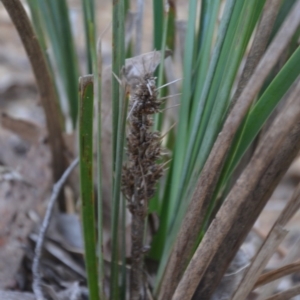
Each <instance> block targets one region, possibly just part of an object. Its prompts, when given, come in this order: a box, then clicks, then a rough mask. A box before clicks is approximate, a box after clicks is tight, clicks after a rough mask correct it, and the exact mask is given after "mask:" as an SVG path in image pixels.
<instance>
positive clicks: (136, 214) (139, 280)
mask: <svg viewBox="0 0 300 300" xmlns="http://www.w3.org/2000/svg"><path fill="white" fill-rule="evenodd" d="M160 105H161V101H160V100H158V99H157V90H156V85H155V78H154V77H153V75H152V74H151V73H145V75H143V77H141V78H140V80H139V83H138V84H137V85H136V87H135V90H134V93H133V94H132V96H131V103H130V106H131V107H130V112H129V134H128V137H127V145H128V151H127V155H128V163H127V165H126V166H124V168H123V174H122V191H123V194H124V195H125V197H126V199H127V201H128V207H129V210H130V212H131V214H132V227H131V230H132V233H131V234H132V250H131V258H132V265H131V274H130V291H131V292H130V293H131V296H130V299H140V298H143V297H141V295H142V294H143V290H144V289H143V277H144V276H143V274H144V273H143V246H144V245H143V240H144V238H143V237H144V224H145V218H146V217H147V210H148V202H149V199H150V198H151V197H153V195H154V192H155V185H156V183H157V181H158V179H159V178H160V177H161V176H162V173H163V165H160V164H158V163H157V161H158V159H159V158H160V156H161V138H160V133H159V132H153V131H151V129H152V124H153V121H152V115H153V114H155V113H158V112H159V108H160Z"/></svg>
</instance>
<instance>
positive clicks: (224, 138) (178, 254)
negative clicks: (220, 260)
mask: <svg viewBox="0 0 300 300" xmlns="http://www.w3.org/2000/svg"><path fill="white" fill-rule="evenodd" d="M299 23H300V1H298V2H297V3H296V4H295V6H294V8H293V9H292V12H291V14H290V15H289V16H288V17H287V19H286V21H285V22H284V24H283V26H282V27H281V29H280V31H279V32H278V34H277V36H276V37H275V38H274V40H273V42H272V43H271V45H270V47H269V48H268V50H267V51H266V53H265V54H264V56H263V58H262V59H261V61H260V63H259V64H258V65H257V67H256V69H255V71H254V72H253V75H252V76H251V78H250V80H249V81H248V83H247V85H246V87H245V89H244V90H243V92H242V93H241V95H240V97H239V99H238V101H237V102H236V104H235V105H234V107H233V109H232V110H231V112H230V114H229V116H228V118H227V120H226V121H225V124H224V126H223V130H222V133H221V134H220V135H219V136H218V138H217V140H216V142H215V144H214V147H213V149H212V151H211V153H210V155H209V157H208V159H207V161H206V163H205V165H204V168H203V170H202V173H201V176H200V178H199V180H198V183H197V187H196V190H195V192H194V195H193V197H192V200H191V203H190V205H189V207H188V210H187V213H186V215H185V218H184V220H183V222H182V227H181V229H180V232H179V234H178V237H177V240H176V242H175V245H174V247H173V250H172V253H171V256H170V259H169V262H168V265H167V269H166V271H165V274H164V278H163V281H162V284H161V288H160V294H159V297H158V299H160V300H165V299H171V297H172V294H173V293H174V290H175V288H176V286H177V284H178V282H179V281H180V278H181V276H182V273H183V271H184V269H185V267H186V264H187V262H188V259H189V258H190V255H191V253H192V250H193V247H194V242H195V241H196V239H197V235H198V233H199V231H200V227H201V224H202V223H203V220H204V217H205V213H206V209H207V207H208V205H209V201H210V199H211V196H212V193H213V191H214V188H215V186H216V183H217V181H218V178H219V175H220V172H221V170H222V166H223V163H224V161H225V159H226V155H227V153H228V150H229V148H230V146H231V144H232V141H233V139H234V136H235V133H236V131H237V129H238V128H239V126H240V124H241V122H242V120H243V119H244V117H245V115H246V113H247V111H248V109H249V107H250V105H251V103H252V101H253V99H254V98H255V96H256V95H257V93H258V92H259V90H260V89H261V87H262V85H263V82H264V81H265V79H266V78H267V76H268V74H269V72H270V71H271V70H272V68H273V67H274V66H275V64H276V63H277V61H278V59H279V57H280V55H281V54H282V53H283V51H284V50H285V48H286V46H287V45H288V44H289V42H290V40H291V38H292V36H293V34H294V32H295V31H296V29H297V28H298V26H299Z"/></svg>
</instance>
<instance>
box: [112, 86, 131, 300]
mask: <svg viewBox="0 0 300 300" xmlns="http://www.w3.org/2000/svg"><path fill="white" fill-rule="evenodd" d="M120 96H121V97H122V100H121V101H120V108H119V111H120V112H121V114H120V115H119V122H118V124H119V125H118V131H117V133H118V138H117V153H116V154H117V156H116V158H117V160H116V173H115V178H114V179H115V180H114V187H113V209H112V256H111V257H112V258H111V279H110V284H111V285H110V293H111V294H110V297H111V299H118V297H119V286H118V283H119V281H118V279H119V266H118V250H119V248H118V246H119V243H118V228H119V212H120V201H121V176H122V164H123V152H124V141H125V127H126V126H125V125H126V119H127V107H128V97H127V95H126V93H125V87H124V86H123V87H121V92H120ZM124 267H125V266H124Z"/></svg>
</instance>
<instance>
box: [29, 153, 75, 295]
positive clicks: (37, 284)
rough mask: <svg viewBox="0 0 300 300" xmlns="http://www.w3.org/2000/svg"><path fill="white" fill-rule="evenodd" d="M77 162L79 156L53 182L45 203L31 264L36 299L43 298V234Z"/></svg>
mask: <svg viewBox="0 0 300 300" xmlns="http://www.w3.org/2000/svg"><path fill="white" fill-rule="evenodd" d="M78 162H79V158H78V157H77V158H76V159H75V160H74V161H73V162H72V164H70V166H69V167H68V168H67V169H66V171H65V172H64V173H63V175H62V176H61V178H60V179H59V181H57V183H55V184H54V186H53V189H52V195H51V198H50V201H49V203H48V205H47V210H46V214H45V217H44V220H43V223H42V227H41V229H40V233H39V236H38V240H37V242H36V246H35V255H34V259H33V264H32V274H33V284H32V288H33V292H34V294H35V296H36V299H37V300H44V299H45V297H44V295H43V291H42V288H41V276H40V270H39V269H40V260H41V254H42V248H43V243H44V240H45V235H46V232H47V229H48V227H49V223H50V218H51V215H52V211H53V207H54V203H55V201H56V199H57V197H58V195H59V193H60V190H61V188H62V187H63V185H64V183H65V182H66V180H67V178H68V176H69V175H70V173H71V172H72V171H73V169H74V168H75V167H76V166H77V164H78Z"/></svg>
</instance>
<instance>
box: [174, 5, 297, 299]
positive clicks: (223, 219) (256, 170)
mask: <svg viewBox="0 0 300 300" xmlns="http://www.w3.org/2000/svg"><path fill="white" fill-rule="evenodd" d="M299 4H300V1H299ZM299 93H300V81H299V80H298V82H297V85H296V87H294V89H293V91H292V92H291V94H290V97H289V101H288V102H287V103H286V105H285V110H284V111H282V112H281V113H280V115H279V116H278V117H277V119H276V120H275V122H274V124H273V127H272V128H271V129H270V130H269V131H268V134H267V135H266V136H265V138H264V140H263V142H262V143H260V145H259V146H258V149H257V151H256V152H255V154H254V156H253V158H252V159H251V161H250V163H249V165H248V166H247V168H246V169H245V171H244V172H243V173H242V175H241V176H240V178H239V179H238V181H237V182H236V184H235V186H234V187H233V189H232V190H231V192H230V193H229V195H228V196H227V198H226V200H225V201H224V204H223V205H222V207H221V209H220V210H219V212H218V214H217V215H216V218H215V219H214V220H213V222H212V223H211V225H210V227H209V229H208V230H207V232H206V234H205V236H204V238H203V240H202V241H201V244H200V245H199V247H198V249H197V250H196V252H195V254H194V256H193V258H192V260H191V261H190V264H189V266H188V267H187V270H186V272H185V273H184V275H183V278H182V280H181V282H180V284H179V285H178V287H177V289H176V291H175V295H174V297H173V299H183V298H182V297H185V298H184V299H190V298H191V297H192V296H193V293H194V291H195V289H196V288H197V286H198V284H199V281H200V280H201V279H202V282H201V288H200V290H201V291H202V292H200V294H199V293H198V295H200V297H201V299H202V298H203V299H210V296H211V294H212V293H213V291H214V289H215V288H216V285H217V284H218V283H219V282H220V280H221V278H222V276H223V274H224V273H225V271H226V268H227V267H228V265H229V263H230V261H231V260H232V258H233V256H234V255H235V253H236V251H237V250H238V248H239V246H240V245H241V243H242V242H243V240H244V238H245V237H246V235H247V233H248V232H249V231H250V229H251V227H252V226H253V224H254V222H255V220H256V218H257V217H258V215H259V213H260V212H261V210H262V209H263V207H264V205H265V203H266V202H267V200H268V199H269V196H270V194H271V192H272V191H273V190H274V188H275V186H276V185H274V184H275V183H277V182H278V179H280V177H281V176H283V173H282V172H280V171H282V170H286V169H287V168H288V164H287V163H285V164H284V165H283V166H282V164H283V163H282V162H281V164H278V163H277V164H276V165H273V163H274V162H275V161H276V158H277V157H278V155H279V153H280V152H281V151H283V150H286V151H287V153H288V154H290V156H289V162H290V158H291V157H292V158H293V157H294V155H295V152H294V151H295V150H298V149H299V148H300V141H297V142H295V141H294V140H293V142H291V137H290V132H293V131H294V130H295V128H297V129H298V130H299V122H298V120H299V117H300V106H299V97H298V95H299ZM294 134H295V132H294ZM287 137H288V138H287ZM287 142H289V144H286V143H287ZM295 147H296V149H295ZM287 153H285V154H286V155H287ZM212 237H213V238H212ZM212 278H213V280H212Z"/></svg>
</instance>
